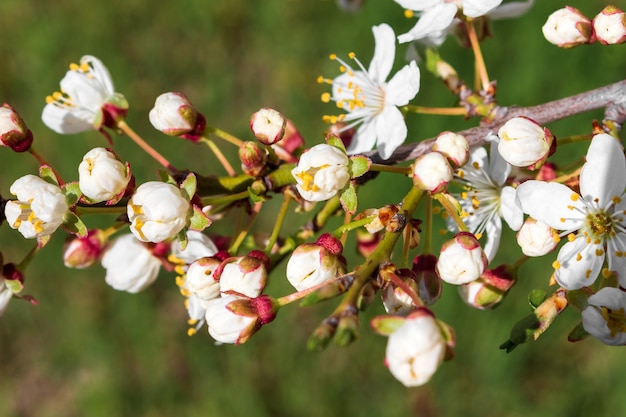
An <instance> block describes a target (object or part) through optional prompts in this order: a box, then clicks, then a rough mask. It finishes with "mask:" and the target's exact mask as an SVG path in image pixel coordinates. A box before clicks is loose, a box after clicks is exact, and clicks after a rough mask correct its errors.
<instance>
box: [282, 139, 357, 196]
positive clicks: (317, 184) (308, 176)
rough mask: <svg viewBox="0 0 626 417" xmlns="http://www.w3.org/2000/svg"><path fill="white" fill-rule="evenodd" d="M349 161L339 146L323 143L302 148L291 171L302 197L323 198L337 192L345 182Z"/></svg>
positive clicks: (348, 174) (348, 176)
mask: <svg viewBox="0 0 626 417" xmlns="http://www.w3.org/2000/svg"><path fill="white" fill-rule="evenodd" d="M349 163H350V160H349V159H348V157H347V156H346V154H345V153H344V152H343V151H342V150H340V149H339V148H336V147H334V146H332V145H328V144H325V143H322V144H319V145H315V146H313V147H312V148H310V149H309V150H307V151H306V152H304V153H303V154H302V156H301V157H300V161H298V165H297V166H296V167H295V168H294V169H293V170H292V171H291V174H292V175H293V176H294V178H295V179H296V188H297V189H298V192H299V193H300V195H301V196H302V198H303V199H305V200H306V201H311V202H314V201H324V200H328V199H330V198H332V197H334V196H335V195H337V193H338V192H339V191H340V190H342V189H343V188H344V187H345V186H346V185H347V184H348V181H349V180H350V172H349V171H348V164H349Z"/></svg>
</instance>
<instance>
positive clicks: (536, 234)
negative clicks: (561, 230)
mask: <svg viewBox="0 0 626 417" xmlns="http://www.w3.org/2000/svg"><path fill="white" fill-rule="evenodd" d="M559 240H560V239H559V234H558V232H557V231H556V230H554V229H553V228H551V227H550V226H548V225H547V224H545V223H544V222H542V221H539V220H535V219H533V218H532V217H529V218H527V219H526V221H525V222H524V224H523V225H522V227H521V229H520V230H519V231H518V232H517V244H518V245H519V246H520V248H522V252H523V253H524V255H526V256H543V255H545V254H547V253H550V252H552V251H553V250H554V248H556V245H557V244H558V243H559Z"/></svg>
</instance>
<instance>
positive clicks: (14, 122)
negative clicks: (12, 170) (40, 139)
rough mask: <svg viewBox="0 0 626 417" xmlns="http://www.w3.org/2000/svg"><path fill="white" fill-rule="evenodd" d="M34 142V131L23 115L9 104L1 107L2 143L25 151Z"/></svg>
mask: <svg viewBox="0 0 626 417" xmlns="http://www.w3.org/2000/svg"><path fill="white" fill-rule="evenodd" d="M32 143H33V133H32V132H31V131H30V130H29V129H28V128H27V127H26V123H25V122H24V120H23V119H22V117H21V116H20V115H19V114H18V113H17V112H16V111H15V110H14V109H13V107H11V106H10V105H9V104H7V103H4V104H3V105H2V107H0V145H1V146H6V147H9V148H11V149H12V150H13V151H15V152H25V151H27V150H29V149H30V145H32Z"/></svg>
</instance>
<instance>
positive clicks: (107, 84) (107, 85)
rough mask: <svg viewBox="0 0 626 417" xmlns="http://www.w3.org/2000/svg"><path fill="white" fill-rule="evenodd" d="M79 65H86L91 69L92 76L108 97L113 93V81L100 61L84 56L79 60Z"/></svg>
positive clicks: (93, 57) (90, 56)
mask: <svg viewBox="0 0 626 417" xmlns="http://www.w3.org/2000/svg"><path fill="white" fill-rule="evenodd" d="M80 63H81V64H83V63H88V64H90V65H91V67H92V68H93V72H94V75H95V77H96V79H97V80H98V81H99V82H100V84H101V85H102V86H103V87H104V89H105V91H106V92H107V93H108V95H109V96H111V95H113V94H114V93H115V87H113V79H112V78H111V74H110V73H109V70H108V69H107V67H105V66H104V64H103V63H102V61H100V60H99V59H98V58H96V57H95V56H92V55H85V56H83V57H82V58H81V59H80Z"/></svg>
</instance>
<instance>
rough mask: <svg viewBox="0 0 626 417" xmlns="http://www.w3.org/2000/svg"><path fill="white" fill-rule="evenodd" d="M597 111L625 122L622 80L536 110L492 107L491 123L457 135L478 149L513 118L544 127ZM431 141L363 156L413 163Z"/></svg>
mask: <svg viewBox="0 0 626 417" xmlns="http://www.w3.org/2000/svg"><path fill="white" fill-rule="evenodd" d="M600 108H605V109H606V110H605V116H604V117H605V120H607V121H611V122H613V123H615V124H617V125H621V124H622V123H623V122H624V121H625V120H626V80H623V81H619V82H617V83H614V84H609V85H606V86H604V87H599V88H596V89H594V90H590V91H586V92H584V93H580V94H577V95H574V96H571V97H566V98H562V99H559V100H555V101H550V102H548V103H544V104H540V105H537V106H531V107H517V106H511V107H496V108H495V109H494V111H493V119H491V121H490V122H489V123H485V124H482V125H480V126H477V127H474V128H471V129H466V130H463V131H460V132H457V133H459V134H461V135H463V136H465V138H466V139H467V140H468V142H469V144H470V146H472V147H473V146H479V145H482V144H484V143H485V139H486V138H487V136H488V135H490V134H496V133H497V131H498V129H499V128H500V127H501V126H502V125H503V124H504V123H505V122H506V121H507V120H509V119H511V118H513V117H518V116H526V117H529V118H531V119H533V120H535V121H536V122H537V123H539V124H541V125H544V124H547V123H551V122H554V121H557V120H561V119H565V118H567V117H571V116H574V115H577V114H580V113H585V112H588V111H591V110H595V109H600ZM434 140H435V139H434V138H430V139H427V140H424V141H421V142H419V143H410V144H406V145H403V146H400V147H399V148H398V149H396V150H395V152H394V153H393V155H391V157H390V158H389V159H387V160H383V159H381V158H380V156H379V155H378V153H377V152H369V153H367V154H366V155H367V156H369V157H370V158H371V159H372V161H373V162H374V163H379V164H387V165H393V164H396V163H399V162H404V161H410V160H414V159H415V158H417V157H418V156H420V155H423V154H425V153H428V152H430V151H431V146H432V143H433V142H434Z"/></svg>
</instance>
